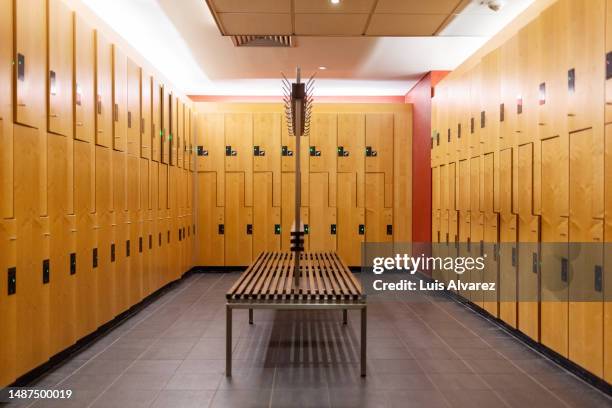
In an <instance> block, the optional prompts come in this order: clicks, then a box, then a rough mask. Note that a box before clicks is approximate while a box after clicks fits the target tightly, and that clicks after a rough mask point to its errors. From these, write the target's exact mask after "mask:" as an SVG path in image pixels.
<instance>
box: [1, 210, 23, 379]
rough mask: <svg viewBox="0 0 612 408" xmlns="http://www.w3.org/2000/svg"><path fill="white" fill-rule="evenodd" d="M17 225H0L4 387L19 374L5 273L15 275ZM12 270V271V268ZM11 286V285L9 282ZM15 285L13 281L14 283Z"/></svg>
mask: <svg viewBox="0 0 612 408" xmlns="http://www.w3.org/2000/svg"><path fill="white" fill-rule="evenodd" d="M16 265H17V222H16V220H15V219H13V220H2V221H1V222H0V270H1V271H3V274H4V273H6V275H5V276H6V279H1V280H0V293H2V295H3V296H2V297H1V298H0V316H2V319H0V331H1V332H2V333H3V334H2V348H1V349H0V384H1V385H2V386H3V387H4V386H7V385H9V384H11V383H12V382H13V381H14V380H15V379H16V378H17V376H18V375H19V373H18V372H17V371H16V369H15V368H16V361H15V357H16V355H15V354H16V348H17V332H16V329H17V320H16V319H17V297H16V293H15V294H9V279H12V277H11V276H9V273H14V274H15V279H16V276H17V270H16V268H15V267H16ZM12 268H15V269H12ZM11 283H12V282H11ZM15 283H16V281H15Z"/></svg>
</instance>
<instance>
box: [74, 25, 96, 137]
mask: <svg viewBox="0 0 612 408" xmlns="http://www.w3.org/2000/svg"><path fill="white" fill-rule="evenodd" d="M74 24H75V25H74V33H75V35H74V41H75V43H74V48H75V67H74V80H75V84H74V88H75V93H74V115H75V117H74V126H75V127H74V131H75V133H74V137H75V139H78V140H82V141H84V142H93V141H94V136H95V124H96V114H95V105H96V98H95V94H94V91H95V89H94V75H95V67H96V65H95V64H96V38H95V32H94V30H93V28H92V27H91V26H90V25H89V24H88V23H87V22H86V21H85V20H84V19H83V18H81V17H80V16H78V15H77V16H75V23H74Z"/></svg>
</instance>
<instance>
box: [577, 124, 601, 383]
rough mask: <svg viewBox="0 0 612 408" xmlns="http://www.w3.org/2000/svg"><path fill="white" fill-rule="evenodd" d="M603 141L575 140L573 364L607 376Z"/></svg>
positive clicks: (587, 134) (589, 134)
mask: <svg viewBox="0 0 612 408" xmlns="http://www.w3.org/2000/svg"><path fill="white" fill-rule="evenodd" d="M598 139H599V135H598V134H596V132H595V131H594V129H587V130H584V131H581V132H577V133H570V136H569V241H570V254H569V255H570V284H569V298H570V303H569V358H570V360H572V361H574V362H576V363H577V364H579V365H580V366H582V367H584V368H585V369H587V370H588V371H590V372H591V373H593V374H595V375H597V376H599V377H601V376H603V344H604V337H603V334H604V333H603V309H604V306H603V245H602V242H603V227H604V225H603V220H601V219H596V218H594V217H593V214H594V210H596V207H597V205H596V204H595V201H597V199H596V197H598V196H599V195H600V194H601V192H602V191H603V179H602V177H600V175H602V173H603V169H604V167H603V161H602V160H601V158H600V157H598V155H597V154H596V151H597V149H598V148H599V147H600V146H598Z"/></svg>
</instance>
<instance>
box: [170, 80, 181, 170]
mask: <svg viewBox="0 0 612 408" xmlns="http://www.w3.org/2000/svg"><path fill="white" fill-rule="evenodd" d="M168 103H169V104H170V105H169V106H170V135H169V142H170V164H171V165H172V166H177V165H178V144H179V134H178V120H179V119H178V113H179V112H178V104H179V100H178V98H177V96H176V95H175V93H174V92H172V91H171V92H170V100H169V101H168Z"/></svg>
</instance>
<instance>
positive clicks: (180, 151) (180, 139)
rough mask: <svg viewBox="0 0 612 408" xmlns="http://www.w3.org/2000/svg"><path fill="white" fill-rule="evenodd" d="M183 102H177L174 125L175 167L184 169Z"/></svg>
mask: <svg viewBox="0 0 612 408" xmlns="http://www.w3.org/2000/svg"><path fill="white" fill-rule="evenodd" d="M183 106H184V105H183V102H181V101H180V100H177V113H176V117H177V123H176V150H177V153H176V154H177V161H176V163H177V166H179V167H181V168H183V167H184V159H185V129H184V126H185V114H184V110H183Z"/></svg>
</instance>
